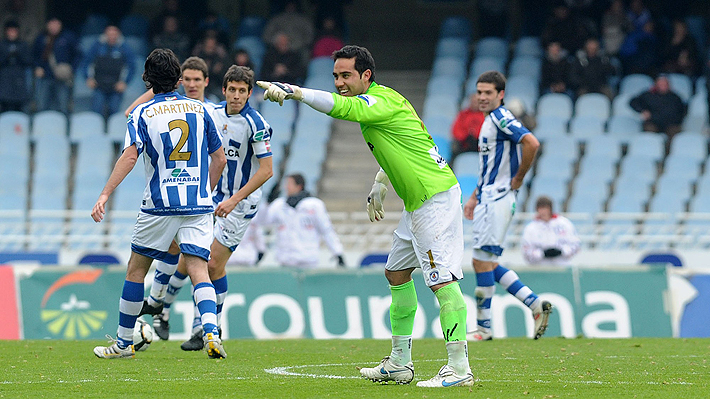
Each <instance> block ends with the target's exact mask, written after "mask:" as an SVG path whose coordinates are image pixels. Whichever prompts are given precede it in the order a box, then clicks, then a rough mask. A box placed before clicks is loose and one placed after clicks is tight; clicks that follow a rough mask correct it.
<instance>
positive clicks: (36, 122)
mask: <svg viewBox="0 0 710 399" xmlns="http://www.w3.org/2000/svg"><path fill="white" fill-rule="evenodd" d="M68 123H69V122H68V121H67V117H66V116H65V115H64V114H63V113H61V112H59V111H40V112H37V113H36V114H35V115H34V116H33V117H32V138H33V139H34V140H35V141H37V140H39V139H40V138H41V137H45V136H63V137H66V135H67V125H68Z"/></svg>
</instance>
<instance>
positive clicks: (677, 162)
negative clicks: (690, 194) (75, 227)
mask: <svg viewBox="0 0 710 399" xmlns="http://www.w3.org/2000/svg"><path fill="white" fill-rule="evenodd" d="M703 161H704V160H703V159H695V158H692V157H687V156H682V155H681V156H678V155H670V154H669V155H668V156H667V157H666V161H665V163H664V164H663V176H661V178H664V177H667V178H670V179H674V180H676V181H685V182H693V181H695V180H696V179H697V178H698V177H699V176H700V167H701V166H702V163H703Z"/></svg>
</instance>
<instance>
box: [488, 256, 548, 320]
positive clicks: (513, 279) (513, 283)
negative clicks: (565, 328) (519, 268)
mask: <svg viewBox="0 0 710 399" xmlns="http://www.w3.org/2000/svg"><path fill="white" fill-rule="evenodd" d="M493 274H494V276H495V281H496V282H498V283H499V284H500V285H501V286H503V288H505V289H506V290H507V291H508V292H509V293H510V294H511V295H513V296H515V297H516V298H518V299H519V300H520V301H521V302H522V303H524V304H525V305H526V306H527V307H529V308H530V309H535V308H536V307H538V306H540V304H541V302H540V299H539V298H538V297H537V295H535V293H534V292H533V291H532V290H531V289H530V288H528V286H527V285H525V284H523V283H522V282H521V281H520V278H518V274H517V273H515V272H514V271H512V270H509V269H506V268H505V267H503V266H501V265H498V266H497V267H496V268H495V269H493Z"/></svg>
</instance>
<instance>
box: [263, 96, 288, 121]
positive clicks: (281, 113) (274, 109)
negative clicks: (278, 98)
mask: <svg viewBox="0 0 710 399" xmlns="http://www.w3.org/2000/svg"><path fill="white" fill-rule="evenodd" d="M296 105H297V103H296V102H295V101H284V104H283V105H279V103H275V102H271V101H264V102H263V103H261V107H260V109H259V112H260V113H261V115H262V116H263V117H264V118H265V119H266V121H267V122H269V124H271V122H274V121H275V120H276V119H279V120H281V122H286V123H290V124H292V123H293V122H294V121H295V120H296Z"/></svg>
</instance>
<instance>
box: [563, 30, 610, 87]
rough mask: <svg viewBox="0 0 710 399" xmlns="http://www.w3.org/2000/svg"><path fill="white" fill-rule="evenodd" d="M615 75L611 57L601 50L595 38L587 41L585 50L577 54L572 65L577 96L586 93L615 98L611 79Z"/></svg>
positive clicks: (573, 82)
mask: <svg viewBox="0 0 710 399" xmlns="http://www.w3.org/2000/svg"><path fill="white" fill-rule="evenodd" d="M613 74H614V66H613V65H611V62H610V61H609V57H607V56H606V54H604V52H603V51H602V50H601V49H600V48H599V41H598V40H597V39H595V38H589V39H587V41H586V43H584V49H582V50H579V51H578V52H577V57H576V58H575V60H574V64H573V65H572V84H573V86H574V87H575V89H576V90H577V96H581V95H582V94H586V93H602V94H604V95H606V96H607V97H609V99H612V98H613V96H614V95H613V93H612V91H611V87H610V86H609V78H610V77H611V76H612V75H613Z"/></svg>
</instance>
